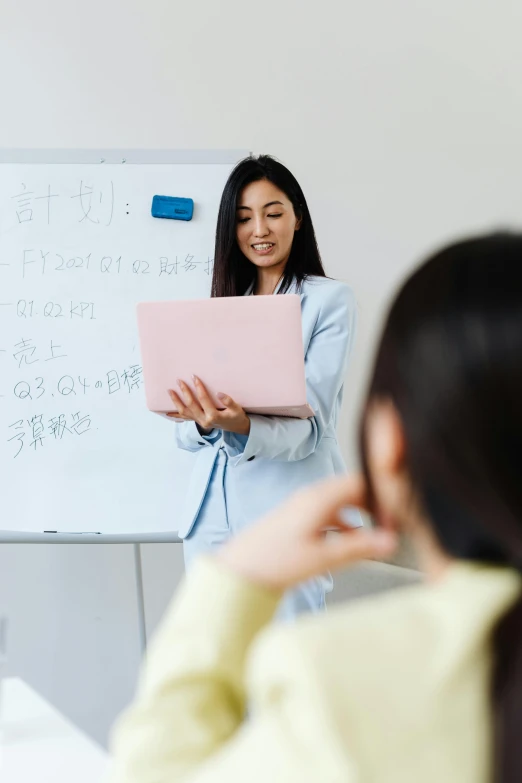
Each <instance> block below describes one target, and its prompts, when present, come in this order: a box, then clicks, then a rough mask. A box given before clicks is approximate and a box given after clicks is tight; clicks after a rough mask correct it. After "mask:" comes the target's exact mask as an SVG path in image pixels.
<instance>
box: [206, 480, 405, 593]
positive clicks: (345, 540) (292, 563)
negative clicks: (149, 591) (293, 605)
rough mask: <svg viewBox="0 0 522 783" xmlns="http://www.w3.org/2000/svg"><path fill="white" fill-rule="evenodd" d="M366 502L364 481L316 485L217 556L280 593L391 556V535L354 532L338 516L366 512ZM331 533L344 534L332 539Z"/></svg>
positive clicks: (392, 536) (236, 569) (366, 531)
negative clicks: (335, 571)
mask: <svg viewBox="0 0 522 783" xmlns="http://www.w3.org/2000/svg"><path fill="white" fill-rule="evenodd" d="M365 503H366V488H365V484H364V480H363V479H362V478H361V477H359V476H349V477H348V476H345V477H343V478H336V479H330V480H329V481H326V482H324V483H321V484H316V485H314V486H313V487H310V488H307V489H305V490H301V491H300V492H298V493H297V494H295V495H294V496H293V497H291V498H290V500H288V501H287V502H286V503H284V504H283V505H282V506H280V507H279V508H278V509H276V510H275V511H273V512H272V513H271V514H268V516H266V517H265V518H264V519H262V520H261V521H260V522H258V523H256V524H255V525H252V526H251V527H249V528H247V529H246V530H244V531H242V532H241V533H239V534H238V535H237V536H235V537H234V538H233V539H232V540H231V541H230V542H229V543H227V544H226V545H225V546H223V547H222V548H221V549H220V550H219V552H218V553H217V554H216V555H215V557H217V558H218V559H219V560H220V561H221V562H222V563H224V564H225V565H226V566H227V567H228V568H229V569H231V570H232V571H235V572H236V573H238V574H240V575H241V576H243V577H245V578H247V579H248V580H250V581H251V582H255V583H256V584H260V585H262V586H264V587H269V588H272V589H275V590H286V589H288V588H289V587H293V586H294V585H296V584H299V582H303V581H304V580H306V579H309V578H310V577H313V576H318V575H320V574H324V573H325V571H329V570H330V569H332V570H333V569H336V568H340V567H342V566H346V565H349V564H351V563H356V562H357V561H359V560H365V559H378V558H382V557H386V556H388V555H390V554H391V553H392V552H393V550H394V548H395V546H396V543H397V541H396V537H395V536H394V535H393V534H392V533H390V532H387V531H383V530H364V529H361V528H358V529H353V528H349V527H347V526H346V525H345V524H343V522H342V521H341V518H340V516H339V513H340V511H341V509H343V508H344V507H346V506H359V507H361V508H364V507H365ZM331 528H335V529H336V530H338V531H339V533H331V534H328V536H327V535H326V532H325V531H326V530H327V529H331Z"/></svg>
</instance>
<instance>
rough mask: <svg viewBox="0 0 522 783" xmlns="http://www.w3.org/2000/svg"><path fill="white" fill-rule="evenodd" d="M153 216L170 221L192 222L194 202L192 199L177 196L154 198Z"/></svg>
mask: <svg viewBox="0 0 522 783" xmlns="http://www.w3.org/2000/svg"><path fill="white" fill-rule="evenodd" d="M150 212H151V215H152V217H155V218H167V219H169V220H192V215H193V214H194V202H193V200H192V199H191V198H177V197H176V196H153V198H152V208H151V211H150Z"/></svg>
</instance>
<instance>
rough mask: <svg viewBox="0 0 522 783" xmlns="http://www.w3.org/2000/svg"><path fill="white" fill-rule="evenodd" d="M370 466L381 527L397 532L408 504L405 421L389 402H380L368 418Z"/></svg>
mask: <svg viewBox="0 0 522 783" xmlns="http://www.w3.org/2000/svg"><path fill="white" fill-rule="evenodd" d="M366 449H367V460H368V467H369V470H370V473H371V476H372V483H373V489H374V495H375V501H376V509H375V512H376V519H377V521H378V524H379V525H380V526H381V527H384V528H387V529H390V530H397V529H399V528H400V527H401V523H400V520H401V518H402V516H403V514H402V511H403V509H404V505H405V471H404V467H405V460H406V439H405V435H404V428H403V425H402V421H401V418H400V416H399V414H398V412H397V410H396V408H395V406H394V405H393V403H392V402H390V401H389V400H376V401H374V402H373V403H372V404H371V405H370V408H369V410H368V413H367V418H366Z"/></svg>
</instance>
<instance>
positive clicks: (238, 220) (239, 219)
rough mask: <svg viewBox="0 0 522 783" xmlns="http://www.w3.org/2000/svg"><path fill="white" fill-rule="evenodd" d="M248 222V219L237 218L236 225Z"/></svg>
mask: <svg viewBox="0 0 522 783" xmlns="http://www.w3.org/2000/svg"><path fill="white" fill-rule="evenodd" d="M249 220H250V218H238V219H237V222H238V223H248V221H249Z"/></svg>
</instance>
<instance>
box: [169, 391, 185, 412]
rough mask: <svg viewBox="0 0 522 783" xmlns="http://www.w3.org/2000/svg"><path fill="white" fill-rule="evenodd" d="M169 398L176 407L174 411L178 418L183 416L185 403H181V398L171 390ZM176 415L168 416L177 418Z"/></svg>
mask: <svg viewBox="0 0 522 783" xmlns="http://www.w3.org/2000/svg"><path fill="white" fill-rule="evenodd" d="M169 397H170V399H171V400H172V402H173V403H174V405H175V406H176V410H177V412H178V414H179V415H180V416H183V415H184V410H185V403H184V402H182V401H181V398H180V397H179V395H178V394H176V392H175V391H174V390H173V389H169ZM178 414H177V413H172V414H168V415H169V416H170V415H172V416H177V415H178Z"/></svg>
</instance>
